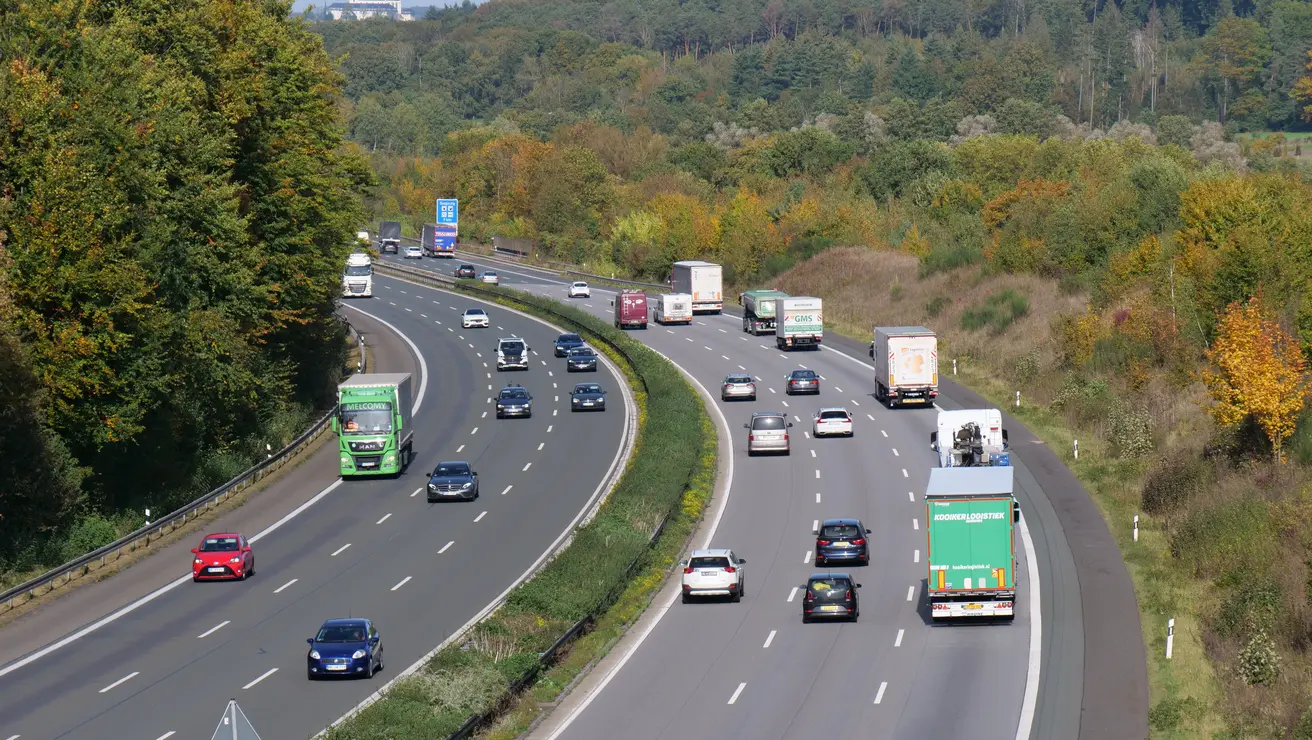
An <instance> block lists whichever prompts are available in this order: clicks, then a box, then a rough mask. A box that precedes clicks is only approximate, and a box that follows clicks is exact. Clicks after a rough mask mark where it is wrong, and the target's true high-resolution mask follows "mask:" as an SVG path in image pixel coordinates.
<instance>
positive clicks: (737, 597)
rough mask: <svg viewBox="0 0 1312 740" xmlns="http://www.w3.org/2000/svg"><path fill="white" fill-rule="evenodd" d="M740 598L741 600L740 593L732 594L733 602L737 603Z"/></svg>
mask: <svg viewBox="0 0 1312 740" xmlns="http://www.w3.org/2000/svg"><path fill="white" fill-rule="evenodd" d="M742 600H743V595H742V594H734V595H733V603H735V604H737V603H738V602H740V601H742Z"/></svg>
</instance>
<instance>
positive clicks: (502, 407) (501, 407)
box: [497, 404, 505, 411]
mask: <svg viewBox="0 0 1312 740" xmlns="http://www.w3.org/2000/svg"><path fill="white" fill-rule="evenodd" d="M504 408H505V406H502V405H501V404H497V411H500V410H502V409H504Z"/></svg>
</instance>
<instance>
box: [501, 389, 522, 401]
mask: <svg viewBox="0 0 1312 740" xmlns="http://www.w3.org/2000/svg"><path fill="white" fill-rule="evenodd" d="M525 398H528V394H527V393H525V392H524V391H501V400H503V401H505V400H512V401H518V400H522V399H525Z"/></svg>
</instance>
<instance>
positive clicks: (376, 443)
mask: <svg viewBox="0 0 1312 740" xmlns="http://www.w3.org/2000/svg"><path fill="white" fill-rule="evenodd" d="M411 403H412V398H411V395H410V373H372V374H362V375H354V376H352V377H351V378H349V379H347V381H346V382H344V383H342V384H341V385H339V386H337V416H335V417H333V431H334V432H336V433H337V444H338V450H339V453H340V454H339V457H340V458H341V474H342V477H343V478H349V477H352V476H374V475H399V474H400V473H401V471H403V470H405V468H406V466H407V465H409V464H410V460H411V459H412V458H413V457H414V430H413V429H412V426H413V425H412V422H411V411H412V409H411V405H410V404H411Z"/></svg>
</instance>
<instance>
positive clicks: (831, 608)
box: [820, 606, 842, 612]
mask: <svg viewBox="0 0 1312 740" xmlns="http://www.w3.org/2000/svg"><path fill="white" fill-rule="evenodd" d="M841 608H842V607H841V606H822V607H820V611H822V612H836V611H838V610H839V609H841Z"/></svg>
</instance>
